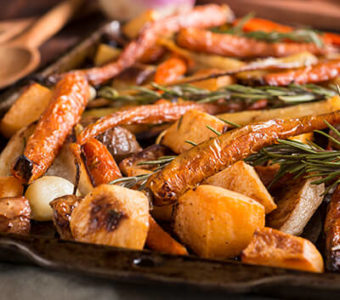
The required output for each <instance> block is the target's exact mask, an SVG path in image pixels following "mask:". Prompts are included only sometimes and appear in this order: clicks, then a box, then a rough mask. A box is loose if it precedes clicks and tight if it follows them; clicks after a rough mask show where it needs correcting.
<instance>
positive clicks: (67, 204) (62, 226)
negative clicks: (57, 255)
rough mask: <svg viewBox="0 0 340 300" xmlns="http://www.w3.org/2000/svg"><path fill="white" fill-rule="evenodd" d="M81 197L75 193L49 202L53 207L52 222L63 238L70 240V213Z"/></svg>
mask: <svg viewBox="0 0 340 300" xmlns="http://www.w3.org/2000/svg"><path fill="white" fill-rule="evenodd" d="M80 200H81V198H80V197H77V196H76V195H66V196H62V197H59V198H56V199H54V200H53V201H51V202H50V205H51V207H52V209H53V219H52V220H53V223H54V225H55V227H56V229H57V231H58V233H59V235H60V238H61V239H63V240H72V239H73V237H72V233H71V229H70V220H71V214H72V211H73V209H74V208H75V207H77V206H78V204H79V202H80Z"/></svg>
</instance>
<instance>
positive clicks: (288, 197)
mask: <svg viewBox="0 0 340 300" xmlns="http://www.w3.org/2000/svg"><path fill="white" fill-rule="evenodd" d="M318 179H320V178H311V179H301V180H296V179H294V180H293V181H290V182H289V183H287V186H289V189H282V191H281V193H279V194H278V195H275V196H276V197H275V200H276V203H277V209H276V210H274V211H273V212H272V213H271V214H270V215H269V216H268V218H267V225H268V226H270V227H273V228H275V229H278V230H280V231H283V232H285V233H288V234H292V235H300V234H301V233H302V232H303V229H304V228H305V226H306V225H307V223H308V221H309V220H310V218H311V217H312V216H313V215H314V213H315V211H316V210H317V208H318V207H319V206H320V204H321V202H322V200H323V193H324V192H325V186H324V184H318V185H316V184H312V182H313V181H316V180H318Z"/></svg>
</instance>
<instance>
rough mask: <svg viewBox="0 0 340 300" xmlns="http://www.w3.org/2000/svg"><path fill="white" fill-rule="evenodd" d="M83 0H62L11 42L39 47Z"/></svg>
mask: <svg viewBox="0 0 340 300" xmlns="http://www.w3.org/2000/svg"><path fill="white" fill-rule="evenodd" d="M82 2H83V0H68V1H63V2H61V3H60V4H58V5H57V6H55V7H54V8H52V9H51V10H50V11H48V12H47V13H46V14H45V15H43V16H42V17H41V18H40V19H39V20H38V21H37V22H36V23H35V24H34V25H33V26H32V27H31V28H30V29H29V30H28V31H27V32H26V33H24V34H22V35H21V36H19V37H18V38H17V39H15V40H14V41H13V42H11V44H16V45H18V44H20V45H21V46H27V47H30V48H36V47H39V46H40V45H41V44H43V43H44V42H45V41H46V40H48V39H49V38H50V37H52V36H53V35H55V34H56V33H57V32H58V31H59V30H60V29H61V28H63V26H64V25H65V24H66V23H67V21H68V20H69V19H70V18H71V17H72V16H73V14H74V12H75V11H76V10H77V9H78V8H79V6H80V5H81V3H82Z"/></svg>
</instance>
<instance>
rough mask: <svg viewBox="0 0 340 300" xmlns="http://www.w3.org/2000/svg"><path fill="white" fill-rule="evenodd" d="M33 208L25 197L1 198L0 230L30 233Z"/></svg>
mask: <svg viewBox="0 0 340 300" xmlns="http://www.w3.org/2000/svg"><path fill="white" fill-rule="evenodd" d="M30 214H31V208H30V205H29V203H28V200H27V199H26V198H25V197H6V198H1V199H0V232H7V233H17V234H28V233H29V231H30V228H31V223H30Z"/></svg>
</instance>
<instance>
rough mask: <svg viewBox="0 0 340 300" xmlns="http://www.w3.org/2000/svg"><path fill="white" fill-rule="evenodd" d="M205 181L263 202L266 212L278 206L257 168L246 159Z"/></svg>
mask: <svg viewBox="0 0 340 300" xmlns="http://www.w3.org/2000/svg"><path fill="white" fill-rule="evenodd" d="M204 183H205V184H210V185H215V186H220V187H223V188H225V189H227V190H231V191H234V192H237V193H240V194H243V195H246V196H248V197H250V198H252V199H254V200H256V201H257V202H259V203H261V204H262V205H263V206H264V208H265V211H266V214H267V213H270V212H271V211H273V210H274V209H275V208H276V204H275V202H274V200H273V198H272V196H270V194H269V193H268V191H267V189H266V187H265V186H264V185H263V183H262V181H261V179H260V177H259V176H258V175H257V173H256V171H255V169H254V168H253V167H252V166H250V165H248V164H246V163H245V162H244V161H238V162H236V163H235V164H233V165H231V166H230V167H229V168H226V169H224V170H223V171H221V172H219V173H217V174H215V175H213V176H211V177H209V178H207V179H206V180H205V182H204Z"/></svg>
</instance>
